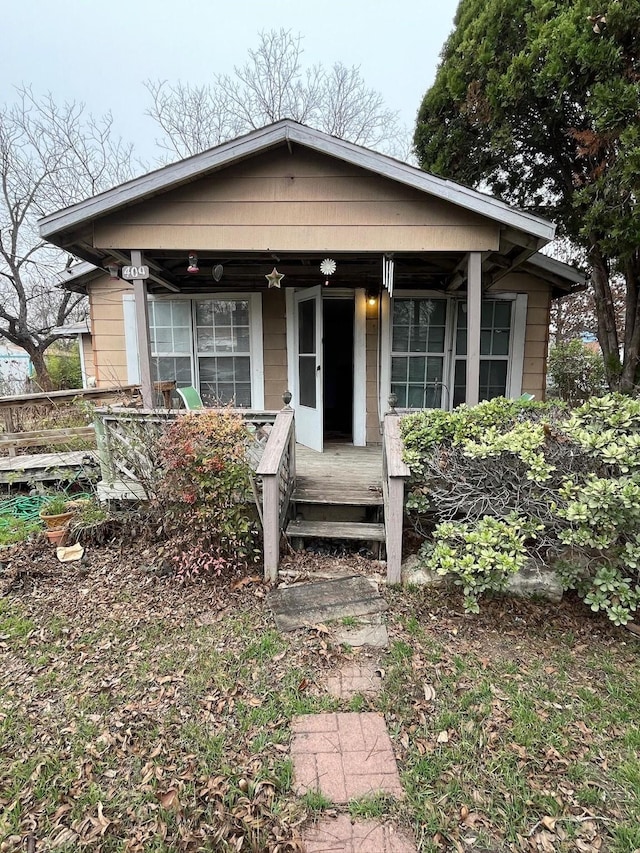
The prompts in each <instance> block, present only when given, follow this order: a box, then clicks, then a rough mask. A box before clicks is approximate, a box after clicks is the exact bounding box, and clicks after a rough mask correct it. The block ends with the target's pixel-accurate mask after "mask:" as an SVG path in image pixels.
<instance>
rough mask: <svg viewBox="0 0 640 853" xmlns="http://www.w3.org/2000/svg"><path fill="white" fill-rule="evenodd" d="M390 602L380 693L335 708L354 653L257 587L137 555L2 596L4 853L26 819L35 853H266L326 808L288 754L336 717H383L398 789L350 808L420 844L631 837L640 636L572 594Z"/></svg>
mask: <svg viewBox="0 0 640 853" xmlns="http://www.w3.org/2000/svg"><path fill="white" fill-rule="evenodd" d="M91 553H92V554H94V553H95V549H94V550H93V551H92V552H91ZM145 559H146V558H144V559H143V558H140V559H139V563H140V565H144V564H145ZM38 565H39V564H38ZM87 571H88V574H87ZM74 573H75V574H74ZM386 595H387V597H388V599H389V601H390V605H391V607H390V610H389V611H388V621H389V631H390V636H391V638H392V640H391V645H390V647H389V649H388V650H387V651H386V652H385V653H383V655H382V658H381V661H380V666H381V669H382V670H383V671H384V673H385V675H384V687H383V692H382V693H381V695H380V696H379V697H378V698H377V699H371V698H369V697H367V698H366V699H365V698H364V697H362V696H355V697H353V698H352V699H350V700H345V701H344V702H339V701H338V700H336V699H333V698H331V697H329V696H328V694H327V693H326V692H325V690H324V677H325V673H326V672H327V671H328V670H329V669H332V668H333V667H334V666H336V665H337V664H338V663H339V662H340V660H341V659H344V658H345V657H347V658H348V657H353V656H354V655H356V654H357V652H354V651H349V650H346V651H345V650H344V649H343V648H340V647H337V646H333V645H332V644H331V642H330V641H328V640H327V638H326V636H325V635H323V634H320V633H318V632H306V631H301V632H294V633H289V634H284V635H282V634H280V633H279V632H277V631H276V630H275V629H274V628H273V625H272V622H271V617H270V614H269V611H268V609H267V608H266V607H265V605H264V597H263V596H264V593H263V590H262V588H261V587H259V586H257V587H255V589H253V588H246V587H243V588H241V589H239V590H238V591H237V592H233V591H231V590H230V588H229V585H228V584H227V585H226V586H224V587H222V588H220V587H215V586H208V585H201V586H196V587H191V588H178V587H176V586H175V585H174V584H172V582H171V580H170V579H166V578H157V579H156V578H153V576H150V575H149V573H148V572H142V571H140V572H137V571H135V570H132V568H131V555H130V554H128V555H127V560H120V561H118V562H117V564H116V563H113V562H112V563H108V564H105V566H104V567H102V566H100V565H99V564H93V565H91V564H90V565H89V569H88V570H87V569H82V568H81V567H78V566H74V565H73V564H71V565H69V566H67V567H65V569H64V572H63V571H61V570H60V569H59V567H58V566H57V564H55V563H52V564H51V572H50V574H49V575H44V576H43V577H41V578H40V579H39V580H38V583H37V585H35V586H33V587H26V588H24V589H22V588H18V589H16V590H13V591H12V592H10V593H8V594H6V595H4V596H3V597H0V650H1V651H2V655H3V664H4V666H3V668H2V670H1V671H0V846H2V845H4V846H2V850H3V853H4V851H7V853H13V851H16V853H17V851H18V850H19V849H21V845H22V842H23V839H24V837H25V836H26V834H27V833H28V832H30V831H31V827H33V826H37V832H38V840H39V842H41V845H42V848H43V849H48V848H49V847H51V848H52V849H56V850H75V849H78V847H79V846H80V845H83V846H84V848H85V849H88V850H100V851H105V853H111V851H114V853H119V851H124V850H127V851H135V850H138V849H139V850H145V851H146V850H151V851H169V850H175V849H182V847H183V846H184V847H185V849H186V845H187V843H188V844H190V845H191V846H192V847H193V849H201V850H221V851H224V850H226V849H237V850H272V849H274V848H275V847H276V845H277V844H278V843H284V842H283V841H282V840H283V839H289V840H291V839H292V838H293V833H294V832H295V829H294V828H295V826H297V825H299V824H300V822H301V821H303V820H304V818H305V816H314V815H319V814H321V813H323V812H326V811H327V810H332V808H333V806H332V804H331V803H330V802H329V801H328V800H327V799H326V798H325V797H324V796H323V795H322V794H321V793H320V792H309V793H307V794H306V795H305V796H304V797H302V798H297V797H296V796H295V795H294V792H293V790H292V778H293V768H292V764H291V760H290V756H289V739H290V725H291V720H292V718H293V717H294V716H295V715H297V714H308V713H317V712H320V711H330V710H343V711H347V710H351V711H361V710H378V711H382V712H383V713H384V714H385V716H386V720H387V725H388V729H389V731H390V733H391V736H392V740H393V743H394V748H395V750H396V754H397V757H398V762H399V769H400V773H401V780H402V783H403V786H404V789H405V794H406V796H405V798H404V799H403V800H400V801H394V800H390V799H388V798H385V797H380V796H373V797H366V798H361V799H358V800H354V801H352V802H351V803H350V804H348V806H347V810H348V812H349V814H350V815H351V816H352V817H353V818H354V819H355V818H358V819H360V818H362V819H365V818H368V819H392V820H395V821H397V822H399V823H400V824H403V825H406V826H410V827H411V828H412V829H413V831H414V834H415V836H416V840H417V844H418V848H419V850H420V851H421V853H441V851H443V850H449V849H451V850H454V849H459V848H460V847H462V848H463V849H465V850H466V849H469V850H492V851H497V850H514V851H518V850H523V851H524V850H532V849H541V850H553V851H558V853H565V851H566V853H569V852H570V851H573V850H575V849H580V850H583V849H584V850H586V849H589V848H588V845H589V844H592V843H593V844H595V843H596V841H598V843H599V844H600V849H602V850H604V849H606V850H607V851H609V853H632V851H634V850H636V849H637V848H638V847H640V831H639V830H638V827H640V759H639V754H640V734H639V731H638V726H637V719H638V716H637V714H638V711H637V709H638V707H640V674H639V668H638V666H637V655H638V651H639V649H640V644H638V642H637V640H635V639H634V638H633V637H632V636H631V635H629V634H625V633H623V632H622V631H620V630H615V629H613V628H612V627H610V626H609V625H608V624H606V623H604V622H603V621H601V620H599V619H597V618H595V617H593V616H592V615H590V614H589V613H588V611H586V609H584V608H583V609H581V610H574V609H573V607H572V606H571V605H569V604H567V605H563V607H562V608H560V609H553V608H545V606H544V605H533V604H518V603H511V602H509V603H501V602H494V603H493V604H488V605H487V606H486V608H485V609H484V610H483V611H482V613H481V615H480V616H478V617H464V616H463V615H462V614H459V613H458V611H457V607H458V604H457V602H456V600H455V599H449V598H447V597H446V595H445V594H444V593H442V594H440V593H437V594H435V593H434V592H433V591H431V592H430V593H429V594H428V595H427V594H425V593H422V592H419V591H403V592H400V591H390V590H389V591H387V593H386ZM426 688H429V689H428V690H427V689H426ZM434 696H435V698H434ZM594 839H595V840H594ZM530 842H531V844H535V845H536V847H535V848H534V847H532V846H531V845H530ZM136 845H137V846H136ZM456 845H457V847H456ZM545 845H546V846H545ZM283 849H285V848H284V847H283ZM594 849H595V848H594Z"/></svg>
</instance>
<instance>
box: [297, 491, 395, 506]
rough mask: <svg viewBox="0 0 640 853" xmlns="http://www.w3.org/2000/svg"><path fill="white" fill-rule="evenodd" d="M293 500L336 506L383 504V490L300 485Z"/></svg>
mask: <svg viewBox="0 0 640 853" xmlns="http://www.w3.org/2000/svg"><path fill="white" fill-rule="evenodd" d="M291 500H292V501H294V503H295V502H297V503H303V504H329V505H334V506H382V504H383V503H384V501H383V498H382V490H380V491H378V490H377V489H370V490H369V489H339V488H337V489H331V488H329V489H327V488H322V489H314V488H305V487H304V486H303V487H301V488H300V487H299V488H296V489H295V490H294V492H293V494H292V495H291Z"/></svg>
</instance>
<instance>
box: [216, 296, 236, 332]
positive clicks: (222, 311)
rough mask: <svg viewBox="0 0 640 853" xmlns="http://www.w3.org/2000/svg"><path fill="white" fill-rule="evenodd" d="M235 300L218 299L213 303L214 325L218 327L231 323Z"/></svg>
mask: <svg viewBox="0 0 640 853" xmlns="http://www.w3.org/2000/svg"><path fill="white" fill-rule="evenodd" d="M232 312H233V302H222V301H217V302H214V303H213V325H214V326H215V328H216V329H218V328H226V327H228V326H230V325H231V315H232Z"/></svg>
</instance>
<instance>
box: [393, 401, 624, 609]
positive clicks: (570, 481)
mask: <svg viewBox="0 0 640 853" xmlns="http://www.w3.org/2000/svg"><path fill="white" fill-rule="evenodd" d="M471 413H473V414H471ZM402 432H403V436H404V441H405V446H406V453H405V458H406V461H407V463H408V464H409V466H410V468H411V472H412V478H411V482H410V490H409V496H408V500H407V508H408V510H409V512H410V517H413V518H414V520H415V521H416V527H417V528H418V529H423V527H424V525H423V524H422V523H420V518H421V516H423V515H424V514H425V513H426V514H429V515H430V516H431V517H432V519H433V521H435V523H436V524H437V525H438V526H437V527H436V528H435V534H434V542H433V543H429V542H427V543H425V545H424V546H423V548H422V549H421V559H422V561H423V562H424V564H425V566H426V567H427V568H430V569H432V570H435V571H437V572H438V573H440V574H449V575H452V576H453V577H454V578H455V579H456V583H459V584H461V585H462V586H463V587H464V593H465V606H466V608H467V609H469V610H476V609H477V604H478V596H480V595H481V594H482V593H485V592H490V591H500V590H501V589H503V588H504V584H505V582H506V578H507V577H508V574H509V573H510V572H512V571H517V570H518V568H520V567H521V566H522V565H523V563H524V561H525V560H526V559H527V558H529V557H531V556H535V557H537V558H542V559H546V560H547V561H550V562H555V561H557V560H559V563H558V566H559V569H560V574H561V577H562V580H563V583H564V585H565V588H567V589H576V590H577V591H578V593H579V594H580V595H581V596H582V598H583V599H584V601H585V602H586V603H587V604H588V605H589V606H590V607H591V609H592V610H602V611H604V612H605V613H606V614H607V615H608V616H609V618H610V619H612V620H613V621H614V622H615V623H616V624H623V623H625V622H627V621H629V619H630V618H631V615H632V613H633V612H634V611H635V610H636V609H637V608H638V606H640V533H639V534H636V531H637V530H639V529H640V403H639V402H638V401H637V400H633V399H630V398H627V397H623V396H620V395H613V394H610V395H607V396H605V397H602V398H592V399H590V400H589V401H588V402H586V403H585V404H583V405H582V406H580V407H579V408H578V409H576V410H574V411H573V413H568V412H567V411H566V410H565V409H564V408H562V407H554V406H550V405H540V404H537V405H536V404H533V405H532V404H525V403H522V402H521V401H507V400H493V401H491V403H481V404H480V405H479V406H477V407H476V410H465V409H464V408H462V407H461V408H460V409H458V410H456V411H454V412H451V413H446V412H439V411H438V412H420V413H416V414H413V415H410V416H408V417H407V418H405V419H404V420H403V423H402Z"/></svg>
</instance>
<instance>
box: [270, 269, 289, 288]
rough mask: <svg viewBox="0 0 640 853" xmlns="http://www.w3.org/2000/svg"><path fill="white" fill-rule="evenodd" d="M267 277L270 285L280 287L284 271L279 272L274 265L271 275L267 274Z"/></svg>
mask: <svg viewBox="0 0 640 853" xmlns="http://www.w3.org/2000/svg"><path fill="white" fill-rule="evenodd" d="M265 278H266V280H267V281H268V282H269V287H280V282H281V281H282V279H283V278H284V273H281V272H278V270H277V269H276V268H275V267H274V268H273V269H272V270H271V272H270V273H269V275H265Z"/></svg>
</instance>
